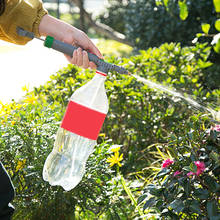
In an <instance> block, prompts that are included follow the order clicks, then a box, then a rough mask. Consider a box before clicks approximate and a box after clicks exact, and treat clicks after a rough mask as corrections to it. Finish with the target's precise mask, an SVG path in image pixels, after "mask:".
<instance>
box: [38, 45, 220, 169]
mask: <svg viewBox="0 0 220 220" xmlns="http://www.w3.org/2000/svg"><path fill="white" fill-rule="evenodd" d="M208 54H209V49H208V48H206V46H205V45H201V44H197V46H196V47H191V48H188V47H186V48H182V47H180V45H178V44H177V45H176V44H164V45H162V46H161V47H160V48H153V49H152V48H150V49H148V50H147V51H141V54H140V55H137V56H132V57H130V58H127V59H121V60H120V59H118V60H116V59H115V58H114V57H112V58H110V59H109V61H110V62H112V63H116V64H120V65H124V66H125V67H126V68H127V69H128V70H129V71H130V72H132V73H134V74H138V75H140V76H143V77H145V78H147V79H149V80H152V81H154V82H155V81H157V82H161V83H162V84H164V85H166V84H168V85H169V86H171V87H173V88H176V89H177V90H178V91H180V92H182V94H183V95H184V94H185V93H187V94H191V95H192V96H193V97H195V99H198V100H199V101H200V100H201V101H202V102H203V104H204V105H206V104H208V103H210V104H211V103H212V104H214V106H210V107H215V106H216V105H218V104H217V102H218V99H217V97H218V95H219V90H216V91H213V92H210V91H206V90H204V89H203V87H202V85H201V84H200V83H199V79H200V77H201V75H202V74H203V71H204V68H205V67H207V66H209V65H211V64H210V63H209V62H207V61H206V59H207V56H208ZM93 74H94V73H91V72H89V71H83V70H81V69H77V68H75V67H73V66H71V65H69V66H68V67H67V68H65V69H63V70H61V71H59V72H58V73H57V74H56V75H53V76H51V81H49V82H47V84H45V85H43V86H40V87H39V88H35V93H36V94H43V95H44V96H45V97H47V101H48V102H49V103H51V102H52V103H53V102H54V101H57V102H59V103H60V104H61V105H63V106H64V107H65V106H66V105H67V102H68V99H69V97H70V96H71V94H72V93H73V91H74V90H75V89H77V88H79V87H80V86H82V85H83V84H84V83H86V82H87V81H88V80H89V79H91V77H92V76H93ZM105 86H106V90H107V94H108V97H109V100H110V108H109V113H108V116H107V118H106V121H105V123H104V126H103V129H102V132H103V133H105V135H106V137H107V138H111V139H113V142H114V143H118V144H122V145H124V148H123V151H124V152H123V153H124V155H125V158H126V161H127V163H125V165H124V167H123V169H124V171H125V172H126V170H129V171H135V170H136V171H137V170H141V169H142V168H143V164H146V163H145V162H146V158H147V161H148V163H150V162H151V161H152V159H153V158H151V157H148V154H149V153H150V152H149V150H146V151H145V154H146V155H143V153H142V150H143V149H145V148H146V146H148V145H151V144H153V143H158V142H166V140H167V135H168V134H169V133H170V132H172V131H175V132H176V133H178V132H179V133H181V132H182V129H184V128H183V127H182V126H181V125H180V123H181V122H182V123H184V120H185V119H186V118H188V115H191V114H193V112H194V110H193V109H192V107H193V106H191V105H188V104H185V105H184V104H183V103H182V102H178V101H177V99H178V98H177V97H172V96H169V95H167V94H164V93H161V92H160V91H155V90H154V89H152V88H149V86H147V85H144V84H143V83H141V82H138V81H137V80H135V79H134V78H132V77H130V76H125V75H124V76H123V75H118V74H109V76H108V79H107V81H106V83H105ZM186 97H188V96H187V95H186ZM189 97H190V96H189ZM189 97H188V98H189ZM201 110H204V109H201ZM205 111H206V110H205Z"/></svg>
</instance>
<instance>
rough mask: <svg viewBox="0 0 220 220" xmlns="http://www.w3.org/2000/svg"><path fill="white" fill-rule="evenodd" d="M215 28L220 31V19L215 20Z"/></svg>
mask: <svg viewBox="0 0 220 220" xmlns="http://www.w3.org/2000/svg"><path fill="white" fill-rule="evenodd" d="M215 28H216V30H217V31H220V19H218V20H216V21H215Z"/></svg>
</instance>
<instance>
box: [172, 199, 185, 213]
mask: <svg viewBox="0 0 220 220" xmlns="http://www.w3.org/2000/svg"><path fill="white" fill-rule="evenodd" d="M169 206H170V207H171V208H172V209H173V210H174V211H175V212H177V213H180V212H182V211H183V209H184V204H183V201H182V200H180V199H175V200H174V201H173V202H171V203H170V204H169Z"/></svg>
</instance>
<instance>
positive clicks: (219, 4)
mask: <svg viewBox="0 0 220 220" xmlns="http://www.w3.org/2000/svg"><path fill="white" fill-rule="evenodd" d="M213 4H214V6H215V11H216V12H217V13H219V12H220V0H213Z"/></svg>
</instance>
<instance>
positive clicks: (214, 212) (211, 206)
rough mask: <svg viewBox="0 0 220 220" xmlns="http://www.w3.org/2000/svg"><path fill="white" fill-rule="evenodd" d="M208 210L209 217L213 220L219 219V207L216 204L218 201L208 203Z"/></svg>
mask: <svg viewBox="0 0 220 220" xmlns="http://www.w3.org/2000/svg"><path fill="white" fill-rule="evenodd" d="M206 209H207V212H208V217H209V218H210V219H211V220H214V219H216V220H217V219H219V217H220V213H219V212H218V206H217V204H216V201H214V200H211V201H208V202H207V205H206Z"/></svg>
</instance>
